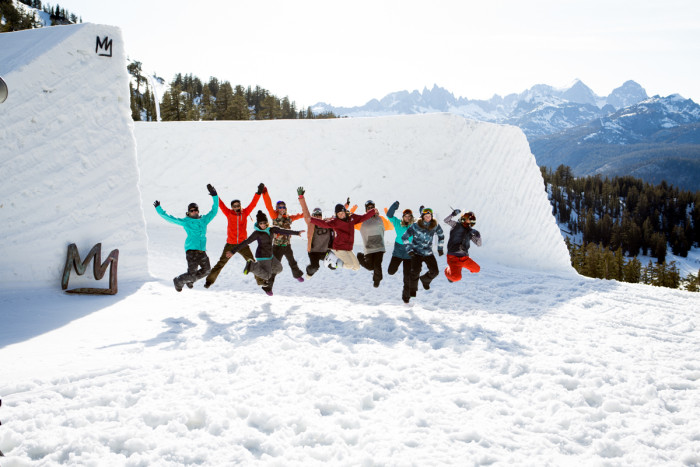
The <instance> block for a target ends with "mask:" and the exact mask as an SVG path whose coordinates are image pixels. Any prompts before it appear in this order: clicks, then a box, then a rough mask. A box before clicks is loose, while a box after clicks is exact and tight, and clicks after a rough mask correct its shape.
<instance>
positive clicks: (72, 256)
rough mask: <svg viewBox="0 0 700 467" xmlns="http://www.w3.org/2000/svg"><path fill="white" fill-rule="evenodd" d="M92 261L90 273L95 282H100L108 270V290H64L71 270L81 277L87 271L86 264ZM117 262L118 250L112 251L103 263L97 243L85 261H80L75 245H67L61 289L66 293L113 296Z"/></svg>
mask: <svg viewBox="0 0 700 467" xmlns="http://www.w3.org/2000/svg"><path fill="white" fill-rule="evenodd" d="M90 261H92V262H93V263H92V273H93V275H94V276H95V280H100V279H102V277H104V275H105V272H107V268H109V288H108V289H97V288H92V287H88V288H79V289H72V290H66V289H67V288H68V280H69V278H70V272H71V269H73V268H75V272H77V273H78V275H79V276H82V275H83V274H85V272H86V271H87V267H88V264H90ZM118 262H119V250H112V252H111V253H110V254H109V256H107V259H106V260H105V262H104V263H103V262H102V244H101V243H98V244H97V245H95V246H94V247H92V249H91V250H90V252H89V253H88V254H87V256H86V257H85V260H83V261H82V262H81V261H80V253H78V247H77V245H76V244H75V243H71V244H70V245H68V254H67V255H66V264H65V266H64V267H63V277H62V278H61V288H62V289H63V290H66V293H76V294H98V295H114V294H116V293H117V264H118Z"/></svg>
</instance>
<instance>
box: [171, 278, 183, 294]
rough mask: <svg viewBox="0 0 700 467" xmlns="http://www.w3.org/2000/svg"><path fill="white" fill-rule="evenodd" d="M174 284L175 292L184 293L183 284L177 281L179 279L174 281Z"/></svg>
mask: <svg viewBox="0 0 700 467" xmlns="http://www.w3.org/2000/svg"><path fill="white" fill-rule="evenodd" d="M173 284H174V285H175V290H177V291H178V292H182V284H180V283H179V282H178V281H177V277H176V278H175V279H173Z"/></svg>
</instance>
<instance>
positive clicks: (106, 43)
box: [95, 36, 112, 57]
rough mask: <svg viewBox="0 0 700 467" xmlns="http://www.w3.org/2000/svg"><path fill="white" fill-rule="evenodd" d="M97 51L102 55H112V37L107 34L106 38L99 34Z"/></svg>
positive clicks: (96, 45)
mask: <svg viewBox="0 0 700 467" xmlns="http://www.w3.org/2000/svg"><path fill="white" fill-rule="evenodd" d="M95 53H96V54H97V55H99V56H100V57H111V56H112V39H110V38H109V37H107V36H105V38H104V40H102V39H100V36H97V43H96V44H95Z"/></svg>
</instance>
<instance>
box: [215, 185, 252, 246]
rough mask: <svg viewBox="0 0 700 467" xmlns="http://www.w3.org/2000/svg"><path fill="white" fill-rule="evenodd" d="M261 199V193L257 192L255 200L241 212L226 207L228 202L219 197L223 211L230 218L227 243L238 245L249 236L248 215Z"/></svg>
mask: <svg viewBox="0 0 700 467" xmlns="http://www.w3.org/2000/svg"><path fill="white" fill-rule="evenodd" d="M259 199H260V195H259V194H257V193H256V194H255V196H253V201H251V202H250V204H249V205H248V207H247V208H245V209H241V212H236V211H233V210H232V209H229V208H228V207H226V204H224V202H223V201H221V198H219V208H221V212H223V213H224V215H226V218H227V219H228V229H227V237H226V243H230V244H232V245H238V244H239V243H241V242H242V241H243V240H245V239H246V238H248V232H247V230H246V229H247V225H248V216H249V215H250V213H251V211H252V210H253V209H255V205H256V204H258V200H259Z"/></svg>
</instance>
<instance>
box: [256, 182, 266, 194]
mask: <svg viewBox="0 0 700 467" xmlns="http://www.w3.org/2000/svg"><path fill="white" fill-rule="evenodd" d="M264 189H265V184H264V183H260V185H258V191H257V194H259V195H262V194H263V190H264Z"/></svg>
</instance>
